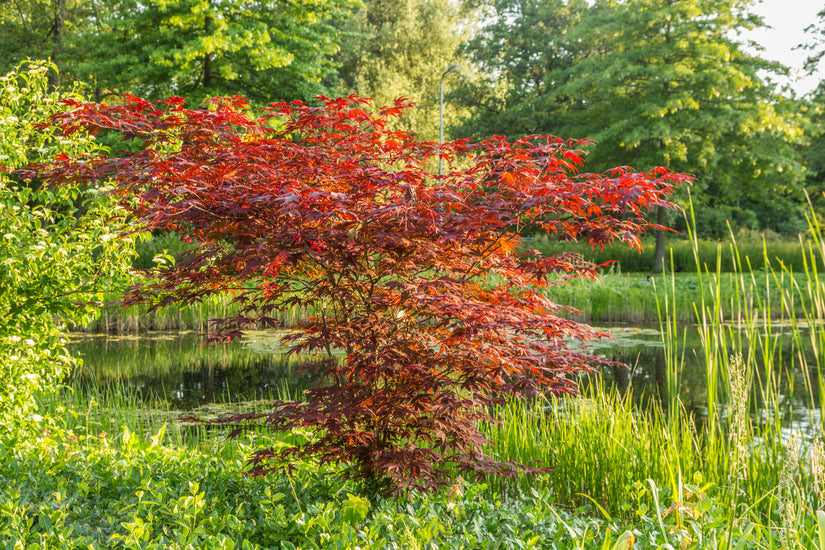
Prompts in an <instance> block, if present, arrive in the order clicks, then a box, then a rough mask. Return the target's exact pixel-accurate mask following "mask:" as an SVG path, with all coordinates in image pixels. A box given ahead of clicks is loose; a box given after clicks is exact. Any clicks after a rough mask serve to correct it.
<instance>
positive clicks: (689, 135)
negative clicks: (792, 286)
mask: <svg viewBox="0 0 825 550" xmlns="http://www.w3.org/2000/svg"><path fill="white" fill-rule="evenodd" d="M501 4H503V5H504V6H506V8H507V9H508V10H510V11H508V12H507V13H508V16H507V17H501V18H499V19H498V21H496V23H494V24H493V25H492V27H491V29H489V30H488V31H487V32H491V33H492V32H495V35H496V36H499V37H500V40H503V41H507V42H509V41H512V40H515V41H516V44H515V45H511V46H509V48H510V49H515V50H517V51H518V49H519V48H518V46H519V41H521V40H523V39H524V38H523V37H524V36H528V37H529V36H530V35H529V34H527V35H525V33H523V32H520V30H521V29H522V28H524V27H532V28H541V24H540V22H543V23H544V25H545V26H546V27H547V28H548V29H549V28H551V25H559V26H557V27H555V28H554V30H555V33H551V32H550V31H548V33H549V34H553V36H554V39H553V40H552V41H551V42H550V44H551V47H550V50H551V54H542V53H540V52H543V51H546V50H547V48H544V47H542V45H541V38H540V37H539V38H537V39H536V40H535V43H534V42H530V43H528V44H525V45H523V46H521V49H522V50H523V52H524V53H523V54H519V55H518V56H515V57H513V56H509V57H508V56H503V57H496V56H493V55H491V52H490V50H491V49H493V48H490V47H488V46H487V45H486V43H484V42H477V43H475V44H474V45H473V47H472V49H471V51H472V53H473V55H474V56H476V58H479V59H483V60H484V62H485V63H487V65H488V66H489V69H488V71H489V72H490V74H493V75H496V74H502V75H506V78H507V79H508V86H509V88H508V89H509V90H513V92H511V95H512V97H513V101H518V100H520V102H519V103H517V105H513V106H512V107H511V106H510V104H508V106H507V110H506V111H504V112H501V113H500V114H499V115H498V116H491V117H481V118H480V120H481V121H486V120H490V121H493V123H494V124H495V123H496V121H497V120H501V119H502V118H504V119H507V117H508V116H511V115H510V114H509V113H508V111H512V112H514V113H515V115H514V116H513V118H517V119H518V120H523V121H525V123H526V124H527V125H528V128H529V130H528V131H541V132H547V131H552V132H556V133H561V134H563V135H572V136H580V137H584V136H587V137H590V138H594V139H595V140H596V141H597V143H598V145H597V146H596V147H595V148H593V149H592V152H591V159H590V162H591V163H592V167H593V168H595V169H597V170H600V169H605V168H607V167H609V166H612V165H614V164H616V163H618V162H621V161H622V159H624V160H625V161H626V162H629V163H630V164H632V165H634V166H636V167H638V168H642V169H644V168H646V167H648V168H649V167H651V166H656V165H668V166H672V167H674V169H676V170H678V171H683V172H690V173H693V174H695V175H696V176H697V182H698V183H697V185H696V186H694V190H693V197H694V201H695V202H696V203H697V215H698V219H697V224H698V227H697V229H698V231H700V233H701V234H703V235H706V236H715V237H718V236H721V235H723V234H724V233H726V231H727V230H726V226H725V220H726V219H729V220H731V222H732V223H733V224H734V225H735V226H745V227H754V228H756V227H760V228H770V229H774V230H777V231H780V232H784V233H795V232H797V231H799V230H801V229H802V228H803V227H804V225H803V221H802V220H803V216H802V214H801V208H800V206H799V205H800V204H801V202H802V190H801V186H802V170H801V164H800V162H799V159H798V157H797V154H796V149H795V148H794V145H795V143H796V142H797V141H798V140H799V139H800V138H801V133H802V132H801V122H800V120H799V118H798V117H797V116H795V114H794V112H793V109H792V105H791V104H789V102H788V101H786V100H785V99H784V98H783V97H782V96H780V95H779V94H778V93H777V92H776V87H775V86H774V85H772V84H771V82H770V81H769V80H767V79H766V78H765V77H763V76H761V74H762V73H761V71H767V72H768V73H777V72H781V71H783V70H784V69H783V68H782V67H781V66H779V65H778V64H776V63H770V62H767V61H764V60H763V59H761V58H759V57H758V56H755V55H751V54H749V53H747V52H745V51H744V49H743V46H742V44H741V43H740V42H739V41H738V40H737V38H736V33H737V32H738V31H740V30H742V29H748V28H754V27H755V26H758V25H761V24H762V22H761V20H760V19H759V18H757V17H755V16H753V15H751V14H750V13H749V11H748V10H749V7H750V6H751V4H752V2H751V1H750V0H603V1H597V2H595V3H593V5H592V6H582V3H579V2H576V1H570V2H564V1H561V0H559V1H558V2H553V3H548V6H546V7H545V10H544V11H540V10H539V9H538V8H537V3H530V2H515V1H510V2H501ZM537 18H538V19H537ZM561 25H564V26H565V27H566V28H565V30H562V29H561V27H560V26H561ZM534 34H535V33H534ZM510 36H512V37H515V38H508V37H510ZM531 51H532V52H535V53H534V55H533V56H531V55H530V52H531ZM555 52H559V54H558V55H556V54H555ZM543 56H544V57H546V58H547V59H548V61H547V62H542V63H538V65H539V68H534V69H529V70H525V67H530V63H529V62H530V61H533V60H536V61H537V62H538V61H541V60H543V59H544V57H543ZM513 59H516V60H519V59H521V60H527V62H521V63H519V62H515V61H513ZM496 60H498V61H499V65H498V66H496V65H495V64H494V62H495V61H496ZM542 69H544V71H543V70H542ZM521 98H523V99H521ZM524 113H526V114H527V116H523V115H524ZM473 124H474V125H475V126H476V127H481V129H483V130H485V131H488V132H495V131H496V130H495V128H489V127H488V128H483V122H479V121H478V120H477V121H476V122H474V123H473ZM509 128H512V130H515V131H518V128H517V126H513V125H510V126H509ZM512 130H511V131H512ZM661 214H663V213H661V212H660V217H659V220H660V221H664V218H662V217H661ZM663 252H664V247H663V241H660V243H659V245H658V246H657V257H658V259H659V262H658V265H657V268H659V269H660V268H661V259H662V255H663Z"/></svg>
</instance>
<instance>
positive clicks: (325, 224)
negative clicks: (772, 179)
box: [29, 97, 689, 489]
mask: <svg viewBox="0 0 825 550" xmlns="http://www.w3.org/2000/svg"><path fill="white" fill-rule="evenodd" d="M67 107H69V109H68V110H67V111H65V112H64V113H62V114H60V115H56V116H55V117H54V119H53V120H54V122H55V124H56V125H58V126H59V127H60V128H62V130H63V132H64V133H66V134H67V135H74V134H75V133H76V132H93V133H95V132H98V133H100V132H111V131H114V132H119V133H121V134H122V135H124V136H125V137H128V138H129V139H131V140H132V143H133V144H134V143H135V142H138V143H140V144H142V145H141V146H140V147H137V148H136V149H137V152H136V153H132V154H125V155H124V156H121V157H116V158H112V157H106V156H97V157H94V156H82V157H68V156H67V157H64V158H62V159H60V161H59V162H56V163H52V164H50V165H46V166H41V167H40V168H39V169H37V170H36V171H33V172H29V177H33V176H34V175H36V176H38V177H43V178H45V179H47V180H48V181H49V182H50V183H51V185H56V186H58V187H59V186H60V185H64V184H66V183H69V182H72V183H75V184H76V183H77V182H86V183H89V182H96V181H100V180H106V181H108V180H111V182H112V185H113V186H114V187H115V188H116V189H118V192H120V193H125V194H126V196H128V197H131V198H130V199H129V200H127V201H125V202H126V204H127V207H128V208H129V210H130V215H131V217H132V221H133V222H134V223H136V224H137V227H138V228H139V229H138V230H139V231H146V230H151V231H158V230H159V231H165V232H171V231H175V232H177V233H178V234H180V235H182V237H183V238H184V240H186V241H187V242H191V243H192V244H193V245H194V248H193V249H192V250H190V251H188V252H185V253H184V254H183V255H182V257H181V258H179V260H178V261H177V263H175V264H174V265H170V266H159V267H158V268H157V269H154V270H152V271H150V272H149V273H150V275H151V277H152V279H151V280H149V281H148V282H147V283H145V284H143V285H141V286H138V287H136V288H134V289H133V291H132V293H131V298H130V299H129V300H128V301H130V302H137V301H142V300H149V301H150V302H151V303H152V304H154V305H156V306H164V305H167V304H171V303H192V302H198V301H200V300H203V299H204V298H206V297H209V296H212V295H215V294H218V293H221V292H227V291H228V292H232V293H235V295H236V297H235V298H234V302H235V303H236V304H238V305H240V306H241V309H240V312H239V313H237V314H235V315H233V316H230V317H228V318H225V319H220V320H217V321H216V323H215V325H214V330H215V335H214V338H216V339H218V338H234V337H237V336H240V335H241V334H242V331H243V329H244V328H246V327H249V326H252V325H255V326H260V325H264V326H267V325H268V326H278V324H279V323H278V319H277V318H276V315H277V313H278V312H279V311H281V310H284V309H287V308H292V307H294V306H296V305H297V306H300V307H301V308H302V309H305V310H311V311H313V312H315V315H313V316H312V317H309V318H308V319H306V320H305V321H304V322H303V323H301V324H300V325H299V326H298V327H295V328H293V329H292V331H291V334H288V335H287V336H285V338H284V340H285V341H286V342H287V343H289V345H290V346H291V348H290V349H291V351H293V352H296V353H297V352H303V353H310V354H318V355H320V356H322V357H323V358H325V359H326V362H325V363H322V365H323V366H322V367H320V368H321V369H322V374H323V375H324V381H325V384H324V385H321V386H319V387H317V388H315V389H313V390H311V391H309V392H308V393H307V394H306V400H305V401H301V402H289V403H279V404H277V405H276V407H275V410H274V411H273V412H272V413H271V414H268V415H248V416H239V417H236V418H233V419H232V420H231V421H232V422H234V423H238V422H251V421H256V420H257V421H263V422H264V423H266V424H267V425H268V426H271V427H273V428H276V429H284V428H288V427H290V426H296V425H301V426H312V427H313V428H314V429H315V430H316V433H317V435H318V438H317V440H313V442H311V443H310V442H308V443H304V444H301V445H297V446H296V447H295V448H293V449H290V450H288V451H277V452H276V451H274V450H271V449H267V450H261V451H258V452H257V453H256V454H255V456H254V458H253V465H254V468H253V471H254V472H256V473H266V472H274V471H279V470H277V465H278V462H277V460H278V459H284V458H294V457H305V456H314V457H316V458H318V459H319V460H320V461H321V462H322V463H339V462H343V463H345V464H349V465H350V466H351V472H352V473H353V474H354V475H356V476H358V477H359V478H361V479H364V480H366V481H367V483H369V484H374V485H375V486H376V487H386V488H388V489H405V488H410V487H418V488H433V487H435V486H437V485H442V484H445V483H448V482H449V481H450V479H451V476H452V474H453V473H454V472H455V471H456V470H457V471H459V472H462V473H464V474H474V473H479V472H482V473H484V472H495V473H498V474H513V473H515V471H516V470H517V469H519V468H521V469H526V470H530V471H538V470H536V469H535V468H532V467H527V466H520V467H516V466H515V465H513V464H508V463H502V462H499V461H495V460H492V459H491V458H490V457H488V456H487V455H486V454H485V453H484V452H483V450H482V449H483V445H484V444H485V442H486V440H485V438H484V437H483V435H482V434H481V433H480V432H479V431H478V429H477V427H476V423H477V422H479V421H481V420H487V419H489V416H488V414H487V412H486V408H487V407H489V406H490V405H493V404H495V403H498V402H501V399H502V395H504V394H509V393H514V394H528V395H531V394H537V393H547V392H549V393H555V394H560V393H572V392H573V391H574V387H575V381H574V379H573V378H571V375H575V374H577V373H579V372H584V371H588V370H590V369H592V368H593V367H594V366H595V365H597V364H598V363H599V361H600V360H599V358H597V357H593V356H588V355H586V354H582V353H580V352H576V351H573V350H571V349H568V347H567V345H566V343H565V340H566V339H568V338H572V339H578V340H587V339H591V338H596V337H598V334H596V333H594V332H593V331H592V330H591V329H590V328H589V327H587V326H585V325H581V324H578V323H576V322H573V321H571V320H569V319H567V318H565V317H564V315H563V314H564V312H565V311H566V308H565V307H563V306H560V305H558V304H556V303H554V302H552V301H551V300H549V299H548V298H547V297H546V296H544V295H543V294H542V293H541V292H539V291H538V290H539V289H540V288H542V287H544V288H546V287H551V286H554V285H556V284H559V283H562V282H564V281H566V280H568V279H571V278H576V277H593V276H595V270H596V266H595V265H593V264H589V263H587V262H584V261H582V260H581V258H580V257H579V256H577V255H575V254H558V255H555V256H551V257H543V256H541V255H540V254H539V253H538V252H537V251H529V252H527V253H525V254H520V255H517V254H515V253H514V250H515V248H516V246H517V245H518V240H519V239H518V234H519V232H520V231H521V230H522V229H523V228H524V227H526V226H529V227H531V228H533V229H535V228H539V229H543V230H545V231H546V232H548V233H551V234H554V235H556V236H557V237H558V238H560V239H562V240H572V239H584V240H586V241H587V242H589V243H590V244H591V245H592V246H601V245H603V244H606V243H610V242H614V241H617V240H618V241H623V242H626V243H628V244H629V245H630V246H638V243H639V240H638V239H639V237H638V236H639V234H640V233H641V232H643V230H644V229H645V228H646V227H647V226H648V222H647V221H646V220H645V219H644V217H643V215H644V213H645V212H646V211H647V210H648V209H650V208H655V207H658V206H662V207H669V206H671V205H670V203H669V202H668V201H667V196H668V194H669V193H670V192H671V191H672V189H673V186H674V185H676V184H679V183H681V182H684V181H687V180H688V179H689V178H688V177H687V176H684V175H677V174H672V173H670V172H668V171H667V170H666V169H661V168H659V169H655V170H652V171H650V172H648V173H637V172H633V171H631V170H630V169H628V168H620V169H616V170H613V171H612V172H610V173H607V174H579V173H578V170H579V168H580V166H581V164H582V162H583V159H582V157H581V156H580V155H581V152H580V150H579V149H578V147H580V146H581V145H582V142H576V141H564V140H561V139H559V138H555V137H552V136H530V137H527V138H524V139H521V140H518V141H515V142H513V143H509V142H507V141H505V140H504V139H502V138H490V139H488V140H485V141H482V142H480V143H471V142H469V141H456V142H452V143H448V144H445V145H444V146H438V145H436V144H433V143H422V142H417V141H415V140H414V139H413V138H412V137H411V136H409V135H406V134H404V133H402V132H397V131H391V130H389V129H388V128H387V124H388V121H389V119H390V118H391V117H393V116H396V115H398V114H399V113H401V112H402V111H403V110H404V109H405V108H406V107H407V105H405V104H403V103H401V102H399V103H396V104H395V105H392V106H389V107H386V108H382V109H380V110H379V111H378V112H375V113H373V112H368V109H369V108H370V105H369V102H368V101H367V100H364V99H360V98H356V97H351V98H349V99H334V100H330V99H321V100H320V101H319V103H318V104H317V105H315V106H308V105H304V104H302V103H293V104H276V105H273V106H271V107H269V108H267V109H265V110H263V111H258V112H252V111H249V110H248V109H247V105H246V103H245V101H244V100H243V99H242V98H238V97H236V98H226V99H217V100H215V101H214V103H212V104H211V106H210V107H209V108H208V109H194V110H190V109H186V108H185V107H184V100H182V99H180V98H171V99H169V101H167V102H164V103H149V102H146V101H143V100H140V99H138V98H134V97H129V98H127V101H126V103H125V104H124V105H120V106H105V105H97V104H82V103H80V102H77V101H70V102H67ZM439 157H441V158H442V159H444V160H445V161H446V163H447V166H448V170H447V175H446V176H443V177H441V176H435V175H433V174H432V173H430V172H429V171H428V170H427V162H428V161H429V160H431V159H436V158H439ZM464 163H466V164H464ZM465 165H466V166H469V167H468V168H466V169H459V168H457V166H465ZM492 277H500V278H501V282H500V283H499V284H489V283H490V281H491V278H492ZM338 351H342V352H344V353H345V359H344V360H343V361H340V362H339V361H338V360H337V358H336V357H335V353H336V352H338ZM318 365H319V363H318V362H315V363H314V368H319V367H318ZM273 461H274V462H273Z"/></svg>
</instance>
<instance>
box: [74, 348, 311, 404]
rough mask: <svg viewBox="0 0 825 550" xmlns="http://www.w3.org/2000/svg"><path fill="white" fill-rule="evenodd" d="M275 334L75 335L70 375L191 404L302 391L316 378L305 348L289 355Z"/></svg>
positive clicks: (80, 383) (80, 385)
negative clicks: (218, 337) (238, 337)
mask: <svg viewBox="0 0 825 550" xmlns="http://www.w3.org/2000/svg"><path fill="white" fill-rule="evenodd" d="M279 341H280V339H279V338H278V336H277V335H276V334H263V333H255V334H252V335H250V338H249V339H248V340H247V341H244V342H231V343H221V344H210V345H208V346H205V345H203V343H202V342H203V337H202V336H201V335H200V334H198V333H195V332H171V333H150V334H148V335H147V334H142V335H141V336H140V337H139V338H138V337H114V338H113V337H110V336H108V335H91V336H90V335H86V334H83V335H75V338H73V341H72V344H71V346H70V351H71V353H72V354H73V355H75V356H77V357H81V358H82V359H83V365H82V366H81V367H79V368H78V369H76V370H75V372H73V373H72V374H71V376H70V380H69V382H70V384H71V385H72V386H74V387H75V389H76V391H77V390H80V391H84V390H90V389H92V388H95V389H96V390H97V391H99V392H102V393H104V394H105V393H106V391H107V389H110V388H118V390H119V391H120V390H122V389H125V390H127V393H129V394H130V395H135V396H137V397H138V399H140V400H141V401H146V402H149V401H151V402H154V403H155V404H157V403H161V404H166V405H167V406H168V407H169V408H170V409H178V410H192V409H194V408H197V407H199V406H202V405H206V404H210V403H216V402H217V403H223V402H236V403H237V402H243V401H252V400H258V399H269V398H275V397H277V396H278V395H279V394H280V393H283V391H284V390H285V389H286V390H288V391H289V392H290V393H291V394H292V395H296V394H300V392H302V391H303V390H304V389H306V388H308V387H309V386H310V385H311V380H312V376H311V373H309V372H306V371H305V369H304V368H302V367H303V366H304V365H305V364H306V363H307V362H310V361H311V360H312V358H311V357H307V356H291V357H287V356H286V354H285V353H284V350H283V349H279V348H278V347H277V344H278V342H279Z"/></svg>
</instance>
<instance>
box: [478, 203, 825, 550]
mask: <svg viewBox="0 0 825 550" xmlns="http://www.w3.org/2000/svg"><path fill="white" fill-rule="evenodd" d="M810 224H811V231H810V235H809V236H808V238H807V239H803V240H800V247H802V248H803V249H804V255H803V256H802V259H801V264H800V265H802V267H803V270H802V273H795V272H794V270H793V269H792V267H790V266H789V265H786V264H784V263H777V262H776V261H775V260H774V259H772V258H771V257H770V256H769V252H768V248H767V246H765V247H763V255H762V258H761V259H760V261H761V262H762V265H763V266H764V267H765V269H762V270H757V269H754V266H753V265H752V263H751V259H749V258H745V257H744V256H743V255H742V254H741V253H740V250H739V248H738V244H737V242H736V238H735V235H733V234H731V238H730V241H729V242H728V243H727V244H726V245H725V247H723V246H722V245H720V246H719V247H718V249H717V261H716V262H715V264H710V265H708V264H707V262H704V261H703V257H702V255H701V254H700V243H699V241H698V239H697V238H696V236H695V234H694V233H692V232H691V233H690V235H689V237H690V239H691V240H692V242H693V246H694V263H695V277H696V280H698V288H697V294H696V297H695V299H694V301H693V303H692V304H691V308H692V310H693V321H694V323H693V324H692V325H691V326H688V327H684V326H683V325H682V324H681V323H680V322H679V315H678V314H677V313H676V312H677V311H678V309H679V307H680V306H679V305H678V304H679V301H680V294H681V291H680V289H679V277H680V276H679V275H676V274H674V273H673V272H672V271H671V273H670V274H669V275H668V276H667V277H666V278H664V279H657V280H656V281H654V285H656V286H657V289H656V290H657V291H656V296H657V308H658V311H659V313H660V320H661V321H660V322H661V324H660V326H661V332H662V338H663V344H664V346H665V358H666V380H665V383H664V386H663V391H662V396H661V401H657V400H642V401H639V400H633V399H631V394H627V395H620V394H619V392H617V391H616V390H615V389H610V388H605V387H604V385H603V384H601V383H598V382H597V383H595V384H590V385H589V386H585V387H586V390H585V393H584V394H583V395H581V396H580V397H577V398H574V399H557V398H547V399H545V400H543V401H537V402H532V403H526V402H523V401H514V402H511V403H509V404H508V405H507V406H504V407H502V408H501V409H500V410H498V416H499V418H500V419H501V420H502V424H499V425H489V426H484V431H485V433H486V434H487V435H488V437H489V438H490V439H491V441H492V442H493V446H492V447H491V452H493V453H494V454H495V455H496V456H498V457H499V458H501V459H504V460H518V461H520V462H523V463H526V464H531V465H538V466H541V467H548V468H550V470H549V471H548V473H547V474H546V475H544V476H542V477H541V478H539V479H525V478H522V479H519V480H517V481H516V482H512V481H507V480H497V479H494V480H490V481H489V483H491V484H492V485H493V486H495V487H496V488H497V489H499V490H502V491H507V490H513V489H515V488H516V485H520V486H521V487H522V488H524V487H526V486H528V485H529V486H535V485H537V484H538V485H545V486H547V487H549V488H550V489H551V491H552V494H553V495H554V498H555V499H557V501H558V502H559V503H561V504H566V505H570V506H578V505H581V504H586V503H588V502H595V503H597V504H598V505H599V506H600V507H601V508H602V509H603V510H605V511H606V512H608V513H610V514H619V515H622V514H624V515H627V516H633V514H634V513H635V514H638V513H639V510H645V509H648V507H649V506H650V503H651V500H650V497H651V494H650V493H651V488H655V487H659V488H663V489H662V492H661V493H657V495H656V498H662V499H665V498H669V499H670V500H671V501H672V502H673V503H675V504H674V505H677V507H678V506H680V505H681V504H679V502H678V501H679V499H680V498H682V497H680V496H679V495H680V494H684V492H685V490H684V488H685V487H686V485H685V484H686V483H692V484H693V486H694V487H693V489H694V490H693V494H697V493H696V491H699V492H700V493H704V492H708V493H713V494H714V496H715V498H717V501H715V502H717V503H721V504H720V505H721V506H724V507H726V508H727V510H728V511H727V512H726V514H725V517H729V518H740V519H742V518H749V521H750V520H753V521H756V522H761V523H759V524H760V525H764V526H767V527H770V528H771V529H773V530H772V531H771V532H772V533H783V535H782V536H785V535H788V536H789V537H790V538H789V539H788V540H779V539H777V540H776V541H772V542H770V544H768V545H766V546H765V547H771V548H773V547H779V546H780V545H782V544H786V545H787V544H791V542H792V543H793V544H792V546H793V545H796V546H797V547H798V546H799V544H803V543H802V541H801V539H799V538H798V537H797V538H796V539H794V538H793V537H794V535H793V531H792V530H791V528H790V527H789V525H790V524H792V523H793V524H798V525H802V524H804V523H805V522H807V523H811V522H815V521H817V520H818V516H815V515H814V513H813V511H815V510H816V509H817V507H821V506H823V505H825V503H822V502H820V499H821V496H820V494H819V492H818V491H819V490H818V489H816V487H818V485H817V483H815V479H814V476H815V475H819V476H823V474H822V473H821V472H820V473H819V474H816V473H815V472H816V470H817V468H815V467H813V466H812V465H811V463H810V460H809V459H808V457H810V456H814V454H815V449H821V448H822V447H821V445H822V444H821V440H822V438H823V434H824V433H825V423H823V419H824V418H825V414H823V413H824V412H825V403H824V402H823V400H822V396H823V395H825V393H824V392H825V331H823V330H822V328H821V327H822V325H823V322H825V277H823V276H822V274H821V269H820V266H822V265H823V262H825V238H823V229H822V228H821V227H820V226H819V225H818V223H817V222H816V220H815V218H814V217H813V216H812V217H811V220H810ZM723 248H726V252H725V253H724V254H723V252H722V251H723ZM725 258H731V259H732V260H731V261H732V271H731V272H730V274H726V273H725V271H724V270H723V262H724V261H725V260H724V259H725ZM662 283H664V284H662ZM688 331H695V333H696V334H697V335H698V337H699V342H700V344H699V345H698V346H697V347H695V348H694V349H686V347H685V341H686V335H687V334H688ZM783 332H784V333H785V334H790V339H791V342H792V344H791V345H790V347H788V346H787V345H779V342H780V337H779V335H780V333H783ZM811 344H812V345H813V351H810V350H811ZM806 350H807V351H806ZM693 353H695V354H697V355H698V356H699V357H700V359H701V362H702V363H703V364H704V383H705V387H706V393H707V399H706V403H707V410H706V412H705V413H704V414H701V415H699V416H696V415H693V414H690V413H688V412H687V411H686V409H685V408H684V407H683V406H682V402H681V399H680V387H681V383H680V381H681V377H682V365H683V364H684V357H685V355H686V354H693ZM800 379H801V382H800ZM631 388H632V381H631ZM631 391H632V389H631ZM634 402H635V403H639V402H641V403H645V404H644V405H634ZM793 442H796V443H793ZM817 456H818V455H817ZM820 460H821V459H820ZM819 469H820V470H821V466H819ZM645 480H650V482H648V483H647V484H646V483H645ZM780 486H782V487H783V489H782V490H779V489H777V487H780ZM743 521H744V519H743ZM777 536H778V535H777ZM789 540H790V541H791V542H788V541H789ZM787 547H791V546H787ZM803 547H806V546H804V544H803Z"/></svg>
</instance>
